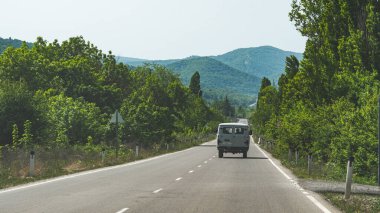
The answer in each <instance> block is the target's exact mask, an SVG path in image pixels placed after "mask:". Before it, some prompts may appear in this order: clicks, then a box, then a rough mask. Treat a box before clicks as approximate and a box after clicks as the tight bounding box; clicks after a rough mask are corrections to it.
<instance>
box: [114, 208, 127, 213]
mask: <svg viewBox="0 0 380 213" xmlns="http://www.w3.org/2000/svg"><path fill="white" fill-rule="evenodd" d="M127 210H128V208H124V209H120V210H119V211H118V212H116V213H123V212H126V211H127Z"/></svg>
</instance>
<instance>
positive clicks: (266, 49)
mask: <svg viewBox="0 0 380 213" xmlns="http://www.w3.org/2000/svg"><path fill="white" fill-rule="evenodd" d="M290 55H294V56H296V57H297V58H298V59H302V57H303V56H302V53H296V52H290V51H284V50H281V49H278V48H275V47H271V46H262V47H252V48H241V49H236V50H233V51H231V52H228V53H225V54H223V55H218V56H213V57H212V58H214V59H216V60H218V61H220V62H223V63H225V64H227V65H229V66H231V67H233V68H235V69H238V70H241V71H243V72H246V73H248V74H251V75H255V76H257V77H260V78H263V77H267V78H269V79H270V80H271V81H272V80H275V81H276V82H277V80H278V78H279V77H280V76H281V74H282V73H283V72H284V68H285V59H286V57H287V56H290Z"/></svg>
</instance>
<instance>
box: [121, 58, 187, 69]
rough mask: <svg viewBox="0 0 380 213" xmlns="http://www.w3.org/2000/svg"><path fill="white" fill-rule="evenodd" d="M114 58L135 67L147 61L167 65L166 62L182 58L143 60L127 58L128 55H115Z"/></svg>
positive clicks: (169, 62)
mask: <svg viewBox="0 0 380 213" xmlns="http://www.w3.org/2000/svg"><path fill="white" fill-rule="evenodd" d="M116 59H117V60H118V61H119V62H122V63H125V64H128V65H131V66H134V67H137V66H141V65H143V64H145V63H149V64H159V65H164V66H166V65H168V64H172V63H174V62H177V61H180V60H182V59H168V60H145V59H139V58H129V57H121V56H117V57H116Z"/></svg>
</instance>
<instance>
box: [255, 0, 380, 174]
mask: <svg viewBox="0 0 380 213" xmlns="http://www.w3.org/2000/svg"><path fill="white" fill-rule="evenodd" d="M379 15H380V3H379V2H378V1H374V0H366V1H344V0H339V1H327V0H322V1H314V0H298V1H297V0H293V3H292V10H291V12H290V13H289V16H290V19H291V21H293V23H294V24H295V26H296V28H297V30H298V31H299V32H300V33H301V34H302V35H303V36H305V37H307V43H306V49H305V52H304V58H303V59H302V60H301V61H299V60H298V59H297V58H296V57H294V56H290V57H287V58H286V67H285V73H284V74H283V75H282V76H281V77H280V79H279V81H278V86H277V87H275V86H273V85H271V82H270V81H269V80H268V79H266V78H264V79H263V80H262V84H261V88H260V92H259V98H258V104H257V108H256V110H255V111H254V112H253V113H252V116H251V122H252V124H253V126H254V127H253V128H254V131H255V133H256V134H257V135H258V136H260V137H263V138H265V139H266V140H268V141H272V142H273V143H274V144H275V146H274V153H275V154H277V155H281V154H282V153H289V156H290V157H291V156H294V153H296V152H297V153H300V156H303V157H305V156H307V155H312V157H313V160H314V161H318V162H320V163H321V164H323V165H325V166H327V167H330V168H332V169H331V170H332V171H335V172H336V174H340V175H341V176H344V174H345V167H346V163H347V160H348V158H349V157H350V156H353V157H354V159H355V171H354V172H355V174H354V175H355V176H356V179H360V178H362V179H365V180H367V181H368V182H375V180H376V179H377V144H378V142H377V119H378V118H377V113H378V111H377V110H378V109H377V100H378V97H379V93H380V92H379V80H380V75H379V74H380V73H379V72H380V43H379V42H380V16H379ZM293 158H294V157H293ZM332 175H335V174H332Z"/></svg>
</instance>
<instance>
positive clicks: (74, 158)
mask: <svg viewBox="0 0 380 213" xmlns="http://www.w3.org/2000/svg"><path fill="white" fill-rule="evenodd" d="M214 137H215V135H214V134H202V135H191V136H188V135H187V136H186V135H179V136H177V138H176V139H175V140H174V141H172V142H171V143H162V142H161V143H151V144H149V145H141V144H138V145H139V154H138V156H136V153H135V145H136V144H135V143H126V144H123V145H120V146H119V148H118V149H116V148H115V147H110V146H100V145H81V146H80V145H76V146H65V147H59V146H56V147H51V146H35V147H34V148H33V151H34V153H35V155H34V157H35V170H34V173H35V174H34V176H33V177H30V176H29V162H30V151H31V150H30V149H14V148H10V147H1V151H0V188H7V187H11V186H15V185H18V184H22V183H27V182H32V181H36V180H41V179H47V178H52V177H57V176H61V175H67V174H72V173H76V172H80V171H85V170H90V169H95V168H100V167H105V166H112V165H118V164H122V163H127V162H131V161H135V160H139V159H144V158H149V157H153V156H157V155H161V154H165V153H169V152H174V151H178V150H182V149H186V148H189V147H192V146H196V145H199V144H201V143H202V142H206V141H209V140H211V139H213V138H214ZM102 153H104V155H102ZM102 156H104V158H103V157H102Z"/></svg>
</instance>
